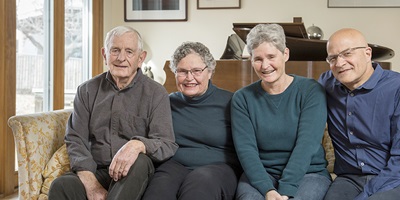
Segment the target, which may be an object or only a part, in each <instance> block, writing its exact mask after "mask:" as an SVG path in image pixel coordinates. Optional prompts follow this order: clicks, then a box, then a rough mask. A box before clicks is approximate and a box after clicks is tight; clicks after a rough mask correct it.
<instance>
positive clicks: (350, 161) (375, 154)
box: [319, 64, 400, 196]
mask: <svg viewBox="0 0 400 200" xmlns="http://www.w3.org/2000/svg"><path fill="white" fill-rule="evenodd" d="M374 68H375V71H374V73H373V74H372V76H371V77H370V79H369V80H368V81H367V82H365V83H364V84H363V85H361V86H360V87H359V88H357V89H355V90H353V91H350V90H348V89H347V88H346V87H345V86H344V85H342V84H341V83H340V82H339V81H338V80H336V79H335V77H334V76H333V75H332V72H331V71H327V72H325V73H323V74H322V75H321V77H320V79H319V82H320V83H321V84H322V85H323V86H324V88H325V90H326V93H327V101H328V113H329V116H328V131H329V134H330V135H331V137H332V142H333V145H334V149H335V158H336V160H335V168H334V172H335V173H336V174H337V175H341V174H359V175H371V174H372V175H377V176H376V177H375V178H373V179H372V180H371V181H369V182H368V183H367V184H366V185H365V187H364V191H363V193H364V194H361V195H362V196H370V195H372V194H374V193H377V192H383V191H387V190H390V189H393V188H395V187H397V186H399V185H400V103H399V101H400V74H399V73H397V72H393V71H389V70H383V69H382V68H381V66H380V65H379V64H374Z"/></svg>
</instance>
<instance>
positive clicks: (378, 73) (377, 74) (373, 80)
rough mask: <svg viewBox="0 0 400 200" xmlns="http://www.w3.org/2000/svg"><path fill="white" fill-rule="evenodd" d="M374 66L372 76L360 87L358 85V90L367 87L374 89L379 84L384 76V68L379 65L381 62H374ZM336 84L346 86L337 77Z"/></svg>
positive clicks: (367, 88)
mask: <svg viewBox="0 0 400 200" xmlns="http://www.w3.org/2000/svg"><path fill="white" fill-rule="evenodd" d="M372 67H373V68H374V73H372V76H371V77H370V78H369V79H368V80H367V81H366V82H365V83H364V84H362V85H361V86H360V87H358V88H357V89H356V90H360V89H362V88H363V89H366V90H372V89H373V88H374V87H375V86H376V85H377V84H378V81H379V80H380V79H381V77H382V74H383V69H382V67H381V66H380V65H379V63H372ZM335 85H336V86H342V87H343V88H346V87H345V86H344V85H342V83H340V82H339V81H338V80H337V79H335ZM346 90H347V89H346Z"/></svg>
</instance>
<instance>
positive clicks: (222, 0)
mask: <svg viewBox="0 0 400 200" xmlns="http://www.w3.org/2000/svg"><path fill="white" fill-rule="evenodd" d="M240 8H241V0H197V9H240Z"/></svg>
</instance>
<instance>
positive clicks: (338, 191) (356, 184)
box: [325, 175, 400, 200]
mask: <svg viewBox="0 0 400 200" xmlns="http://www.w3.org/2000/svg"><path fill="white" fill-rule="evenodd" d="M375 176H376V175H365V176H359V175H341V176H338V177H336V179H335V180H334V181H333V183H332V185H331V186H330V187H329V190H328V192H327V193H326V195H325V200H338V199H340V200H353V199H354V198H355V197H356V196H358V195H359V194H360V193H361V192H362V191H363V189H364V185H365V184H366V183H367V182H368V181H369V180H370V179H372V178H374V177H375ZM367 199H368V200H399V199H400V186H399V187H396V188H394V189H392V190H388V191H385V192H378V193H375V194H373V195H371V196H370V197H368V198H367Z"/></svg>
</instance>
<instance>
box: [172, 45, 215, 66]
mask: <svg viewBox="0 0 400 200" xmlns="http://www.w3.org/2000/svg"><path fill="white" fill-rule="evenodd" d="M192 53H195V54H197V55H199V56H200V57H201V60H203V62H204V64H206V66H207V69H208V70H209V71H212V72H214V70H215V66H216V65H217V62H216V61H215V59H214V57H213V56H212V54H211V53H210V50H209V49H208V48H207V47H206V46H205V45H204V44H202V43H200V42H184V43H182V44H181V45H180V46H179V47H178V48H177V49H176V50H175V52H174V54H173V55H172V57H171V62H170V64H169V68H170V69H171V71H172V72H173V73H175V71H176V68H177V65H178V63H179V62H180V61H181V60H182V59H183V58H185V57H186V56H187V55H189V54H192Z"/></svg>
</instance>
